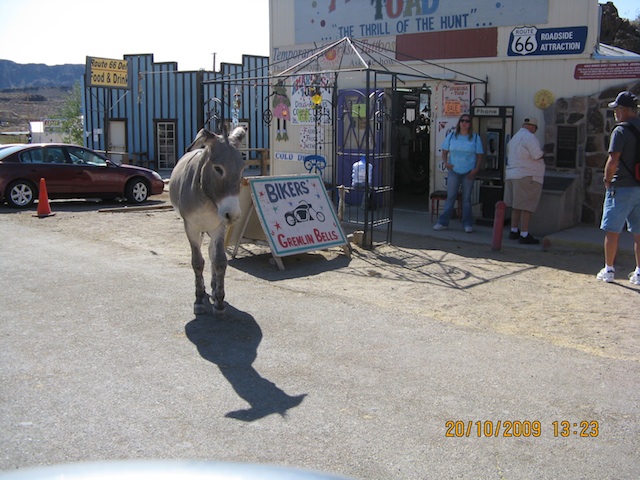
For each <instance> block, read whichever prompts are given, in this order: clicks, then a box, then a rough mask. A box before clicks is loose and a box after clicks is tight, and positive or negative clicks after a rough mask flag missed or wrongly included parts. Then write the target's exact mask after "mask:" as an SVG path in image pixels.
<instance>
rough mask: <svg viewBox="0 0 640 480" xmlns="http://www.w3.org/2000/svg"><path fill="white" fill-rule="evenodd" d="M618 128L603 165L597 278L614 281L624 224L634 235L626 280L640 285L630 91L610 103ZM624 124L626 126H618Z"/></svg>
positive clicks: (639, 126)
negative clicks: (601, 251) (601, 236)
mask: <svg viewBox="0 0 640 480" xmlns="http://www.w3.org/2000/svg"><path fill="white" fill-rule="evenodd" d="M609 108H613V113H614V116H615V119H616V122H618V125H616V127H615V128H614V129H613V131H612V132H611V140H610V142H609V157H608V158H607V163H606V164H605V166H604V178H603V179H602V180H603V181H604V187H605V189H606V193H605V196H604V206H603V209H602V222H601V223H600V228H601V229H602V230H604V231H605V232H606V233H605V237H604V268H603V269H602V270H600V272H598V275H597V276H596V278H597V279H598V280H602V281H603V282H613V280H614V277H615V268H614V263H615V260H616V254H617V253H618V240H619V239H620V233H621V232H622V229H623V228H624V225H625V223H626V224H627V229H628V230H629V231H630V232H631V233H632V234H633V240H634V252H635V256H636V269H635V271H633V272H631V273H630V274H629V281H630V282H631V283H633V284H635V285H640V181H638V180H636V178H635V172H634V169H635V159H636V155H637V153H636V142H637V141H636V136H635V135H634V132H633V130H632V128H630V127H629V125H630V126H632V127H635V128H636V130H637V131H638V132H639V133H640V118H638V99H637V98H636V96H635V95H634V94H632V93H631V92H620V93H619V94H618V96H617V97H616V99H615V101H613V102H611V103H610V104H609ZM623 122H624V123H625V124H627V126H623V125H620V123H623Z"/></svg>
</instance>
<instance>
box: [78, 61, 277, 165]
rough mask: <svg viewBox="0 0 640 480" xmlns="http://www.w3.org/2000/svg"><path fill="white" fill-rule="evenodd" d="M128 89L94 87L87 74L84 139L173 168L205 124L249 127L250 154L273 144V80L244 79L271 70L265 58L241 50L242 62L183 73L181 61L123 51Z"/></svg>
mask: <svg viewBox="0 0 640 480" xmlns="http://www.w3.org/2000/svg"><path fill="white" fill-rule="evenodd" d="M123 58H124V60H125V61H126V62H127V64H128V75H127V76H128V83H129V88H127V89H123V88H112V87H96V86H86V85H91V82H89V81H87V80H86V79H84V80H85V81H84V85H83V87H84V88H83V92H84V95H83V99H82V100H83V102H82V103H83V111H84V113H85V115H84V129H85V135H86V140H85V145H86V146H88V147H89V148H93V149H96V150H102V151H109V152H110V155H111V156H112V157H116V158H117V157H120V159H122V160H123V161H128V162H131V163H137V164H141V165H144V166H148V167H150V168H153V169H155V170H161V171H162V170H167V171H168V170H171V169H172V168H173V167H174V166H175V163H176V161H177V160H178V159H179V158H180V157H181V156H182V154H183V153H184V151H185V149H186V148H187V147H188V146H189V145H190V144H191V142H192V141H193V139H194V138H195V136H196V134H197V132H198V131H199V130H200V129H201V128H207V129H210V130H212V131H220V129H221V128H222V125H223V124H224V125H226V126H227V127H229V126H231V125H233V124H234V123H238V124H242V125H243V126H245V127H246V128H247V138H246V141H245V147H246V148H247V149H248V151H247V153H246V155H247V156H248V157H249V158H255V156H256V152H257V151H260V150H263V149H268V147H269V144H268V126H267V124H266V123H265V122H264V120H263V114H264V110H265V107H264V99H265V98H266V97H267V96H268V85H266V84H265V85H257V84H255V83H250V82H246V81H245V80H244V78H245V77H255V76H260V75H266V74H267V68H268V61H269V59H268V58H267V57H261V56H251V55H243V57H242V64H230V63H222V64H221V65H220V70H219V71H217V72H211V71H204V70H198V71H178V64H177V63H176V62H162V63H155V62H154V61H153V55H151V54H145V55H125V56H124V57H123Z"/></svg>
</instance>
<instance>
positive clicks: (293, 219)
mask: <svg viewBox="0 0 640 480" xmlns="http://www.w3.org/2000/svg"><path fill="white" fill-rule="evenodd" d="M311 212H313V213H315V216H316V217H315V218H316V219H317V220H318V221H319V222H324V214H323V213H322V212H318V211H315V210H314V209H313V207H312V206H311V204H309V203H307V202H305V201H302V202H300V205H298V206H297V207H296V208H294V209H293V210H292V211H291V212H287V213H285V214H284V219H285V221H286V222H287V223H288V224H289V225H291V226H292V227H293V226H294V225H295V224H296V223H298V222H308V221H309V220H313V219H314V218H313V217H312V216H311Z"/></svg>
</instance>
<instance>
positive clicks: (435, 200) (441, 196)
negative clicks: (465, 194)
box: [429, 190, 462, 223]
mask: <svg viewBox="0 0 640 480" xmlns="http://www.w3.org/2000/svg"><path fill="white" fill-rule="evenodd" d="M429 198H430V199H431V210H430V211H431V223H433V217H434V215H435V216H438V215H440V201H441V200H442V201H443V202H445V201H446V200H447V192H446V191H445V190H436V191H435V192H433V193H431V195H430V196H429ZM456 202H457V203H456V206H457V208H456V215H457V216H458V218H462V193H460V192H458V197H457V198H456Z"/></svg>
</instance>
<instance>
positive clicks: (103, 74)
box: [85, 57, 130, 89]
mask: <svg viewBox="0 0 640 480" xmlns="http://www.w3.org/2000/svg"><path fill="white" fill-rule="evenodd" d="M85 74H86V78H87V80H86V84H87V87H107V88H125V89H128V88H130V85H129V62H128V61H127V60H113V59H110V58H96V57H87V68H86V71H85Z"/></svg>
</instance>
